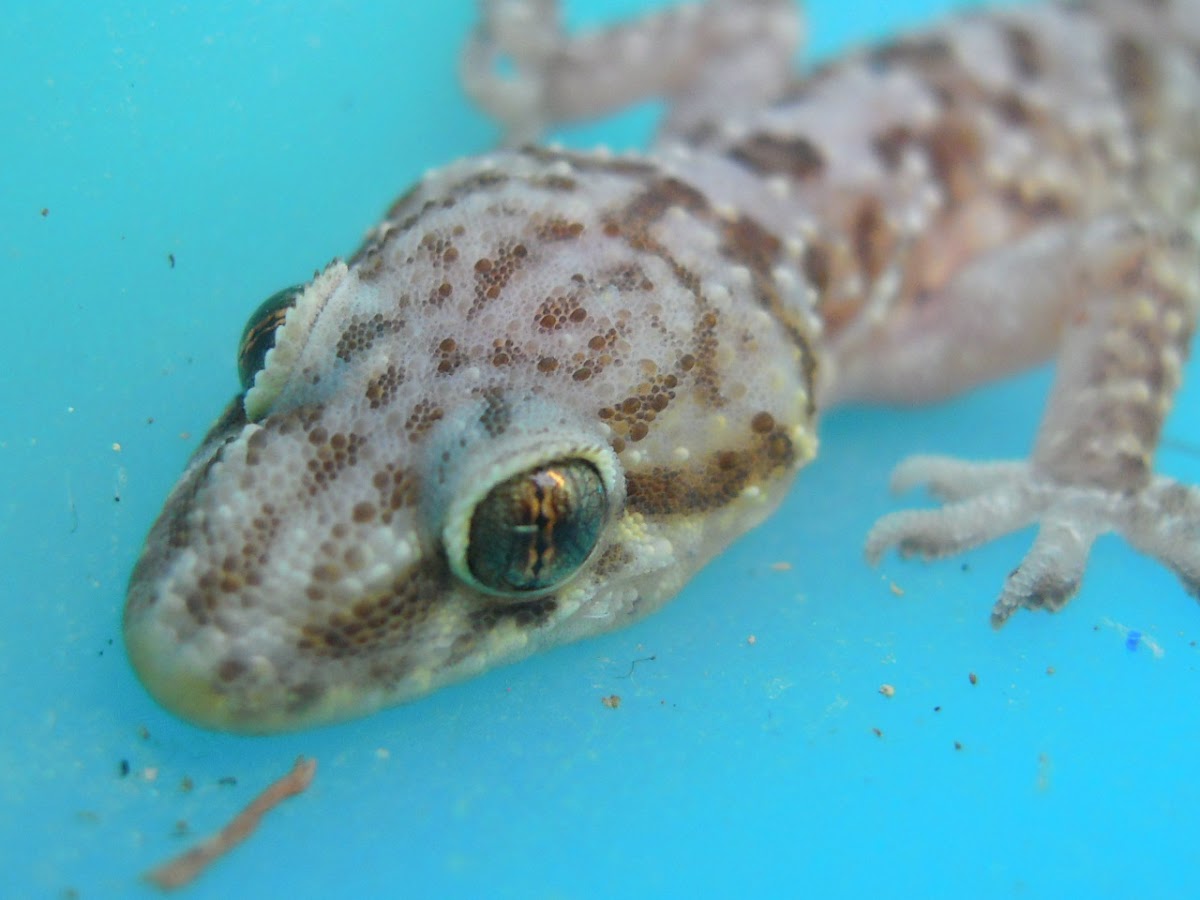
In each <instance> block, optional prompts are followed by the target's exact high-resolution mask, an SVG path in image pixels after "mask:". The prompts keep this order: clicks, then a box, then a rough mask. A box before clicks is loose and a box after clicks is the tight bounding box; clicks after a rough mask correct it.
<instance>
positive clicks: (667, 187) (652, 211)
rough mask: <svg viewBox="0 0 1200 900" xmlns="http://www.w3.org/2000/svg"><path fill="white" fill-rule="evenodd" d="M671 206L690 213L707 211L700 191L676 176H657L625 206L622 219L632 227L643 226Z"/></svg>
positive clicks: (662, 214)
mask: <svg viewBox="0 0 1200 900" xmlns="http://www.w3.org/2000/svg"><path fill="white" fill-rule="evenodd" d="M672 206H678V207H680V208H682V209H685V210H687V211H688V212H691V213H707V212H708V211H709V203H708V198H707V197H705V196H704V194H703V193H702V192H701V191H698V190H696V188H694V187H692V186H691V185H690V184H686V183H684V182H682V181H680V180H679V179H678V178H658V179H656V180H654V181H651V182H649V183H647V185H646V189H645V190H644V191H642V193H641V194H639V195H638V196H637V197H636V198H635V199H634V200H633V201H632V202H631V203H630V204H629V206H627V207H626V208H625V210H624V213H623V215H622V220H624V221H626V222H628V223H630V224H632V225H634V227H637V226H638V225H641V226H643V227H644V226H646V225H649V224H650V223H652V222H657V221H658V220H659V219H661V218H662V217H663V216H664V215H666V212H667V210H669V209H670V208H671V207H672Z"/></svg>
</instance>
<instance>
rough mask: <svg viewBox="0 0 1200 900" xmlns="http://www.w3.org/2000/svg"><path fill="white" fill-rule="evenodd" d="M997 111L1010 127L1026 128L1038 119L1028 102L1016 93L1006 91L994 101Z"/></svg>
mask: <svg viewBox="0 0 1200 900" xmlns="http://www.w3.org/2000/svg"><path fill="white" fill-rule="evenodd" d="M994 106H995V108H996V111H997V112H998V113H1000V117H1001V118H1002V119H1003V120H1004V121H1005V122H1007V123H1008V124H1009V125H1016V126H1020V127H1026V126H1028V125H1030V124H1032V123H1033V122H1034V120H1035V119H1036V118H1037V116H1036V113H1035V111H1034V110H1033V108H1032V107H1030V105H1029V103H1028V101H1027V100H1026V99H1025V98H1024V97H1022V96H1021V95H1020V94H1019V93H1017V92H1016V91H1006V92H1005V93H1003V94H1000V95H999V96H998V97H996V98H995V100H994Z"/></svg>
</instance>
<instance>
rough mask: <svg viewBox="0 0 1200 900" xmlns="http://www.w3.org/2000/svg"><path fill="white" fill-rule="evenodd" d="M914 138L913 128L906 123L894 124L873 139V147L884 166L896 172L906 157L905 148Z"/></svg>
mask: <svg viewBox="0 0 1200 900" xmlns="http://www.w3.org/2000/svg"><path fill="white" fill-rule="evenodd" d="M912 140H913V133H912V130H911V129H910V128H908V127H906V126H904V125H893V126H892V127H891V128H888V129H887V130H886V131H883V132H880V133H879V134H877V135H876V136H875V138H874V140H872V141H871V148H872V149H873V150H874V151H875V155H876V156H878V157H879V161H880V162H882V163H883V167H884V168H885V169H887V170H888V171H889V172H894V171H895V170H896V169H897V168H898V167H899V166H900V161H901V160H902V159H903V158H904V148H905V147H907V146H908V145H909V144H910V143H911V142H912Z"/></svg>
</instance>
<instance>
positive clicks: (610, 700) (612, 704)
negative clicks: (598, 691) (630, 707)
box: [600, 694, 621, 709]
mask: <svg viewBox="0 0 1200 900" xmlns="http://www.w3.org/2000/svg"><path fill="white" fill-rule="evenodd" d="M600 702H601V703H603V704H604V705H605V706H607V707H608V708H609V709H617V708H618V707H619V706H620V705H621V696H620V695H619V694H609V695H608V696H607V697H601V698H600Z"/></svg>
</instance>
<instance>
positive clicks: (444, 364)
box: [436, 337, 469, 375]
mask: <svg viewBox="0 0 1200 900" xmlns="http://www.w3.org/2000/svg"><path fill="white" fill-rule="evenodd" d="M436 353H437V358H438V364H437V373H438V374H439V375H452V374H453V373H455V372H457V371H458V370H459V369H461V368H462V367H463V366H464V365H466V364H467V362H468V361H469V358H468V356H467V354H466V352H465V351H464V350H462V349H460V348H459V346H458V343H457V342H456V341H455V340H454V338H449V337H448V338H444V339H443V340H442V341H441V342H440V343H439V344H438V345H437V350H436Z"/></svg>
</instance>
